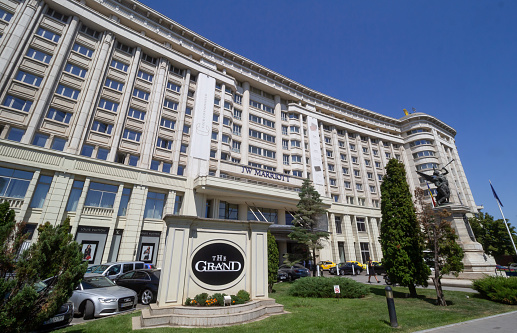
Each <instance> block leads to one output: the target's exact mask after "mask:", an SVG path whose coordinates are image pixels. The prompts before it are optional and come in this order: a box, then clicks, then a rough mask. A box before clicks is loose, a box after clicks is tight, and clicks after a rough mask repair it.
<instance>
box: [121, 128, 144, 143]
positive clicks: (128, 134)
mask: <svg viewBox="0 0 517 333" xmlns="http://www.w3.org/2000/svg"><path fill="white" fill-rule="evenodd" d="M141 135H142V133H140V132H136V131H132V130H129V129H127V128H126V129H124V134H123V135H122V137H123V138H124V139H127V140H132V141H136V142H140V136H141Z"/></svg>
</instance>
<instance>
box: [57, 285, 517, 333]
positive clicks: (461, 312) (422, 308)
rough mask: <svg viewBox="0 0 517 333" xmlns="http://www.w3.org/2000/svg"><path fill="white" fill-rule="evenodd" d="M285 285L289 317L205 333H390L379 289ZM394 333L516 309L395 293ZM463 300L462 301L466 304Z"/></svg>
mask: <svg viewBox="0 0 517 333" xmlns="http://www.w3.org/2000/svg"><path fill="white" fill-rule="evenodd" d="M289 286H290V284H289V283H280V284H277V285H275V289H276V292H275V293H273V294H271V296H272V297H273V298H275V299H276V301H277V303H280V304H283V305H284V307H285V310H287V311H289V312H290V313H289V314H285V315H279V316H273V317H270V318H268V319H265V320H261V321H258V322H253V323H250V324H245V325H239V326H233V327H224V328H210V329H209V330H210V331H211V332H267V333H273V332H345V331H347V332H393V330H394V329H393V328H391V327H390V323H389V316H388V308H387V305H386V297H385V293H384V287H383V286H378V285H372V286H371V294H369V295H368V296H366V297H365V298H362V299H339V300H338V299H313V298H296V297H291V296H288V295H287V289H288V288H289ZM393 289H394V294H395V307H396V311H397V317H398V323H399V328H397V329H395V330H396V331H397V332H413V331H418V330H422V329H427V328H431V327H436V326H442V325H447V324H452V323H456V322H461V321H466V320H469V319H474V318H479V317H485V316H489V315H494V314H498V313H502V312H508V311H513V310H517V307H515V306H511V305H503V304H499V303H494V302H491V301H488V300H485V299H481V298H480V297H479V296H478V295H477V294H472V293H465V292H459V291H445V297H446V299H447V302H448V304H449V306H447V307H439V306H436V305H434V301H435V298H436V297H435V295H436V293H435V291H434V288H428V289H417V291H418V294H419V298H417V299H411V298H406V297H405V294H406V293H407V292H408V290H407V288H403V287H395V288H393ZM467 296H468V298H467ZM137 315H139V312H135V313H131V314H126V315H119V316H114V317H111V318H105V319H101V320H95V321H91V322H89V323H86V324H81V325H75V326H72V327H68V328H66V329H63V330H60V331H59V332H92V333H93V332H113V333H123V332H130V331H131V317H132V316H137ZM205 330H208V329H185V328H159V329H146V330H143V331H142V332H146V333H147V332H148V333H154V332H200V331H205Z"/></svg>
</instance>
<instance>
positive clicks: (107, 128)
mask: <svg viewBox="0 0 517 333" xmlns="http://www.w3.org/2000/svg"><path fill="white" fill-rule="evenodd" d="M112 129H113V125H111V124H106V123H102V122H100V121H97V120H95V121H94V122H93V125H92V131H95V132H99V133H105V134H111V130H112Z"/></svg>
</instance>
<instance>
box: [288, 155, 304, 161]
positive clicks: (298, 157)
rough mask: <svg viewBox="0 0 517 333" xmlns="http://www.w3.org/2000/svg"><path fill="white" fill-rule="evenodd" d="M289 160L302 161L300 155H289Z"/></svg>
mask: <svg viewBox="0 0 517 333" xmlns="http://www.w3.org/2000/svg"><path fill="white" fill-rule="evenodd" d="M291 160H292V161H293V163H302V157H301V156H300V155H293V156H291Z"/></svg>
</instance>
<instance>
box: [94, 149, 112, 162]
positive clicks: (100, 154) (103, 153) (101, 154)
mask: <svg viewBox="0 0 517 333" xmlns="http://www.w3.org/2000/svg"><path fill="white" fill-rule="evenodd" d="M109 152H110V151H109V150H108V149H104V148H99V149H98V150H97V158H98V159H99V160H104V161H105V160H106V159H107V158H108V154H109Z"/></svg>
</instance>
